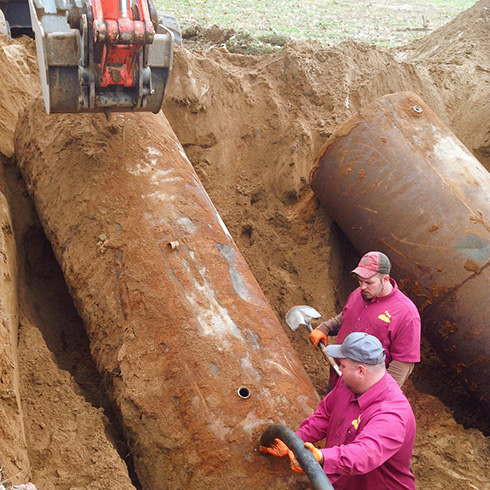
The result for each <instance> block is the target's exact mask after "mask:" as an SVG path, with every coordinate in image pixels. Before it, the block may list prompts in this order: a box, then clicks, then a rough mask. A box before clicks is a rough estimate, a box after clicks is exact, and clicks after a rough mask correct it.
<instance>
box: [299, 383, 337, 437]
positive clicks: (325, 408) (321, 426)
mask: <svg viewBox="0 0 490 490" xmlns="http://www.w3.org/2000/svg"><path fill="white" fill-rule="evenodd" d="M330 398H331V396H330V393H329V394H328V395H327V396H326V397H325V398H324V399H323V400H322V401H321V402H320V404H319V405H318V408H317V410H316V412H315V413H314V414H313V415H311V416H310V417H308V418H307V419H305V420H303V422H301V425H300V428H299V429H298V430H297V431H296V434H297V435H298V436H299V437H300V439H301V440H302V441H303V442H318V441H321V440H322V439H323V438H324V437H325V435H326V433H327V426H328V423H329V421H330V404H331V402H330Z"/></svg>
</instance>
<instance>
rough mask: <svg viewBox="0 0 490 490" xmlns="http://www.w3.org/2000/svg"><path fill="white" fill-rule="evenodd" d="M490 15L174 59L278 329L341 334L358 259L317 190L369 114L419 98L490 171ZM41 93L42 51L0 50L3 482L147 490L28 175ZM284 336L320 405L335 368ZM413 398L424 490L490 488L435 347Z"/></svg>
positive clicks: (183, 126) (467, 406)
mask: <svg viewBox="0 0 490 490" xmlns="http://www.w3.org/2000/svg"><path fill="white" fill-rule="evenodd" d="M489 12H490V2H489V1H481V2H479V3H478V4H477V5H475V6H474V7H473V8H472V9H470V10H469V11H467V12H464V13H463V14H461V15H460V16H459V17H458V18H457V19H456V20H454V21H453V22H452V23H450V24H449V25H447V26H445V27H443V28H442V29H439V30H438V31H435V32H434V33H432V34H431V35H430V36H428V37H426V38H424V39H423V40H420V41H417V42H415V43H413V44H411V45H409V46H407V47H405V48H401V49H397V50H392V51H382V50H379V49H376V48H374V47H372V46H368V45H365V44H358V43H354V42H347V43H344V44H342V45H340V46H338V47H332V48H329V49H324V48H322V47H320V46H318V45H316V44H315V43H290V44H288V45H287V46H286V47H285V48H284V49H283V50H282V51H281V52H279V53H276V54H273V55H267V56H262V57H250V56H243V55H235V54H230V53H227V52H226V50H223V49H222V48H218V47H213V46H207V47H202V49H201V50H200V51H196V52H191V51H188V50H187V49H177V52H176V56H175V60H174V72H173V77H172V80H171V83H170V86H169V88H168V90H167V97H166V102H165V105H164V113H165V115H166V116H167V118H168V120H169V122H170V124H171V125H172V128H173V130H174V131H175V133H176V134H177V136H178V138H179V140H180V142H181V143H182V145H183V146H184V148H185V150H186V153H187V155H188V157H189V159H190V161H191V162H192V164H193V166H194V168H195V170H196V172H197V173H198V175H199V177H200V179H201V181H202V183H203V185H204V187H205V188H206V190H207V192H208V194H209V195H210V197H211V200H212V201H213V203H214V204H215V206H216V208H217V210H218V212H219V213H220V215H221V217H222V218H223V220H224V222H225V223H226V225H227V227H228V229H229V230H230V232H231V234H232V236H233V238H234V239H235V241H236V243H237V244H238V247H239V249H240V251H241V252H242V254H243V255H244V256H245V258H246V260H247V262H248V263H249V266H250V267H251V269H252V271H253V273H254V275H255V277H256V279H257V281H258V282H259V284H260V286H261V288H262V290H263V291H264V294H265V296H266V297H267V299H268V301H269V303H270V304H271V305H272V307H273V308H274V310H275V311H276V313H277V316H278V317H279V319H281V320H282V319H283V318H284V314H285V312H286V311H287V310H288V309H289V308H290V307H291V306H293V305H295V304H311V305H313V306H314V307H315V308H317V309H318V310H319V311H320V312H322V314H323V315H324V318H328V317H329V316H330V315H333V314H334V313H336V312H338V311H339V310H340V308H341V305H342V304H343V302H344V300H345V297H346V295H347V293H348V292H349V291H350V290H351V289H352V288H353V287H354V284H353V283H352V282H351V280H350V278H349V275H348V274H347V271H348V270H350V269H351V268H352V265H353V264H355V262H356V260H357V253H356V251H354V250H353V249H352V247H351V246H350V244H349V243H348V242H347V241H346V239H345V237H344V236H343V235H342V233H341V232H340V231H339V230H338V228H337V227H336V225H335V223H334V222H333V221H332V219H331V218H330V217H329V216H328V214H327V212H326V211H325V210H324V209H323V208H322V207H320V206H319V205H318V203H317V201H316V199H315V198H314V197H313V196H312V194H311V191H310V190H309V187H308V182H309V172H310V169H311V165H312V163H313V159H314V157H315V155H316V153H317V151H318V149H319V148H320V146H321V145H322V144H323V142H324V141H325V139H326V138H327V137H328V136H329V135H330V134H331V133H332V132H333V131H334V130H335V128H336V127H337V126H338V125H339V124H340V123H341V122H342V121H344V120H345V119H347V118H348V117H349V116H350V115H351V114H352V113H353V112H355V111H356V110H357V109H359V108H360V107H362V106H363V105H365V104H367V103H369V102H370V101H372V100H374V99H375V98H377V97H379V96H382V95H384V94H386V93H390V92H395V91H399V90H411V91H414V92H416V93H418V94H419V95H420V96H421V97H422V98H423V99H424V101H425V102H426V103H427V104H428V105H429V106H430V107H431V108H432V109H433V110H434V111H435V112H436V113H437V115H438V116H439V117H440V118H441V119H442V120H443V121H444V122H446V123H447V124H449V126H450V127H451V128H452V129H453V131H454V132H455V134H456V135H457V136H458V137H459V139H460V140H461V141H462V142H463V143H464V144H465V145H466V146H467V147H468V148H469V149H470V150H471V151H472V152H473V153H474V154H475V155H476V156H477V157H478V158H479V159H480V161H482V163H484V164H486V161H487V160H486V159H487V157H488V155H489V154H490V153H489V134H490V131H489V129H490V128H489V125H490V123H489V121H488V117H487V115H488V100H489V97H488V91H489V81H490V75H489V73H490V62H489V59H488V54H487V53H488V50H487V46H488V40H489V37H490V36H489V32H490V30H489V24H490V13H489ZM38 90H39V87H38V82H37V73H36V63H35V60H34V46H33V43H32V42H31V41H29V40H27V39H23V40H20V41H12V42H10V43H8V44H5V43H3V44H0V94H1V96H2V105H1V107H0V130H1V135H2V137H1V139H0V151H1V154H2V162H3V164H4V165H3V175H4V178H3V179H2V186H1V190H2V192H3V193H4V195H5V196H6V197H7V201H8V203H9V210H10V213H11V215H12V223H13V231H14V236H15V242H16V245H17V263H18V268H17V277H16V280H17V281H18V289H19V305H18V366H19V368H18V371H16V372H17V373H18V374H17V377H18V386H19V388H18V396H17V398H18V400H19V401H20V404H19V408H15V406H14V408H12V407H13V403H12V399H13V398H12V390H10V389H9V391H8V393H9V394H10V398H8V397H7V396H6V395H3V396H2V402H1V403H0V414H2V420H4V426H5V427H6V428H8V429H9V430H8V431H5V432H9V431H10V433H17V434H18V429H16V426H15V425H13V424H19V418H18V417H20V420H21V421H22V423H23V431H24V438H20V440H15V439H13V438H12V437H8V436H2V435H1V434H3V432H2V433H0V436H2V437H3V438H4V439H3V440H2V443H1V447H3V448H8V449H9V451H7V450H6V449H3V450H2V451H1V456H2V461H1V466H2V467H3V470H2V471H3V474H2V479H3V481H5V480H7V479H8V482H7V484H20V483H25V482H26V481H28V480H30V481H32V482H33V483H34V484H36V485H37V487H38V488H39V489H55V488H56V489H59V488H67V489H68V488H74V489H75V488H80V489H81V488H87V489H103V488H104V489H107V488H114V489H115V488H117V489H120V488H121V489H123V488H134V487H136V488H138V487H140V483H139V482H138V478H137V475H135V473H134V472H133V469H132V450H131V448H130V447H127V444H126V443H125V440H124V438H123V436H122V431H121V427H120V424H119V421H118V416H117V414H116V413H115V412H114V411H113V408H112V406H111V404H110V402H109V401H108V400H107V397H106V395H105V393H104V390H103V389H102V387H103V384H104V380H103V379H101V377H100V375H99V374H98V373H97V370H96V368H95V364H94V362H93V360H92V359H91V355H90V348H89V343H88V340H87V337H86V334H85V331H84V329H83V322H82V321H81V319H80V317H79V316H78V314H77V312H76V309H75V307H74V305H73V302H72V300H71V298H70V296H69V294H68V290H67V287H66V285H65V283H64V279H63V276H62V274H61V272H60V269H59V266H58V265H57V263H56V261H55V259H54V256H53V255H52V252H51V249H50V245H49V243H48V242H47V240H46V238H45V236H44V233H43V230H42V228H41V226H40V224H39V221H38V218H37V214H36V211H35V210H34V208H33V204H32V201H31V199H30V197H29V196H28V195H27V192H26V190H25V186H24V183H23V181H22V179H21V177H20V174H19V171H18V169H17V168H16V166H15V155H14V149H13V148H14V146H13V139H14V132H15V122H16V120H17V118H18V117H19V114H21V112H22V109H23V108H24V106H25V105H26V104H31V101H32V99H33V97H35V96H37V93H38ZM77 117H78V116H70V118H75V119H76V118H77ZM90 117H91V116H90ZM54 144H56V143H54ZM82 144H83V141H82ZM101 144H102V143H101ZM92 146H93V147H94V148H96V144H95V145H94V144H93V142H92ZM57 150H59V152H62V151H63V148H54V152H55V153H56V151H57ZM94 151H96V150H94ZM94 158H95V156H94ZM487 168H488V166H487ZM393 275H394V277H395V278H396V271H394V272H393ZM283 326H284V329H285V331H286V333H287V334H288V336H289V338H290V340H291V343H292V348H294V350H295V351H296V353H297V354H298V356H299V357H300V359H301V361H302V363H303V365H304V366H305V369H306V371H307V372H308V374H309V375H310V378H311V379H312V381H313V383H314V385H315V387H316V388H317V390H318V391H319V392H320V393H322V391H323V389H324V386H325V384H326V379H327V376H328V375H327V369H326V366H325V365H324V362H323V360H322V358H321V357H320V356H319V355H317V353H316V352H314V351H313V350H312V349H311V347H310V346H309V344H308V341H307V335H306V333H305V332H302V331H300V330H298V331H296V332H294V333H292V332H290V331H288V329H287V327H286V325H285V324H284V322H283ZM14 361H15V357H14ZM14 361H12V363H14ZM3 369H4V370H5V372H8V368H7V367H4V368H3ZM2 376H3V375H2ZM4 379H5V378H4V377H2V382H5V383H7V382H8V383H12V384H13V385H15V382H14V381H8V380H5V381H4ZM406 392H407V396H408V397H409V399H410V401H411V403H412V405H413V407H414V411H415V415H416V418H417V423H418V432H417V440H416V445H415V449H414V457H413V464H412V471H413V472H414V474H415V476H416V483H417V488H419V489H434V490H435V489H443V488H445V487H448V486H450V487H451V488H456V489H465V490H466V489H475V488H477V489H479V490H485V489H488V488H490V476H489V475H490V439H489V437H490V425H489V423H488V418H487V414H484V413H482V412H481V411H480V410H479V409H478V407H477V406H476V405H475V404H474V403H473V402H472V400H471V399H470V398H469V397H468V396H467V395H466V394H465V392H464V391H462V389H461V387H460V386H459V384H458V380H457V377H456V376H454V375H452V374H451V373H448V372H447V370H446V368H445V366H444V364H443V363H442V362H441V361H440V360H439V359H438V357H437V356H436V355H435V353H434V352H433V350H432V349H431V348H430V346H428V345H427V343H426V342H423V360H422V362H421V363H420V365H418V366H417V368H416V371H415V373H414V374H413V375H412V377H411V380H410V382H409V383H408V386H407V388H406ZM4 393H5V392H4ZM14 399H15V397H14ZM12 410H14V413H16V414H18V417H17V418H15V417H14V418H13V417H12ZM14 420H16V421H15V422H14ZM24 441H25V442H24ZM285 470H286V469H285ZM131 478H132V480H131Z"/></svg>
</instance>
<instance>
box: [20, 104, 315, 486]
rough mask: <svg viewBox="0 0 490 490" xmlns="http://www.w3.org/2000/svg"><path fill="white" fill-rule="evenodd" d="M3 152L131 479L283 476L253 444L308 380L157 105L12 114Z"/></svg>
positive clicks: (310, 393)
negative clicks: (129, 457)
mask: <svg viewBox="0 0 490 490" xmlns="http://www.w3.org/2000/svg"><path fill="white" fill-rule="evenodd" d="M18 129H19V131H18V132H17V141H16V156H17V159H18V162H19V166H20V167H21V169H22V173H23V175H24V178H25V180H26V183H27V186H28V189H29V191H30V193H31V194H32V195H33V196H34V201H35V204H36V208H37V210H38V214H39V216H40V219H41V222H42V224H43V226H44V229H45V231H46V234H47V236H48V238H49V240H50V241H51V244H52V247H53V250H54V252H55V254H56V257H57V259H58V261H59V263H60V264H61V267H62V269H63V273H64V276H65V279H66V282H67V285H68V287H69V290H70V292H71V294H72V296H73V298H74V301H75V303H76V305H77V308H78V310H79V312H80V314H81V316H82V318H83V320H84V323H85V326H86V329H87V332H88V335H89V338H90V343H91V350H92V354H93V356H94V358H95V359H96V362H97V365H98V368H99V370H100V371H101V372H102V374H103V376H104V377H105V379H106V380H107V381H108V383H109V386H110V388H111V394H112V396H113V399H114V402H115V405H116V406H117V408H118V410H119V412H120V415H121V420H122V424H123V427H124V432H125V435H126V438H127V442H128V446H129V447H130V448H131V452H132V454H133V456H134V465H135V469H136V473H137V475H138V478H139V481H140V483H141V486H142V488H145V489H152V490H162V489H175V490H180V489H184V488H192V489H194V490H200V489H206V490H208V489H229V488H235V487H236V486H237V485H239V486H240V487H241V488H245V489H247V488H248V489H256V488H264V485H266V486H267V488H270V489H286V488H293V487H294V486H295V485H298V484H299V482H301V481H303V483H304V481H307V478H306V477H305V476H302V477H299V480H298V477H297V475H296V474H291V472H289V471H285V468H284V466H283V465H280V464H277V461H275V458H269V457H266V456H264V455H263V454H260V453H259V451H258V441H259V438H260V436H261V434H262V432H263V430H264V429H265V428H266V427H267V426H268V425H269V424H271V423H272V422H277V421H280V423H284V424H285V425H290V426H292V427H297V426H298V425H299V423H300V422H301V420H302V419H303V418H304V417H306V416H308V415H310V414H311V412H312V411H313V410H314V409H315V408H316V406H317V403H318V399H317V395H316V393H315V390H314V388H313V386H312V384H311V381H310V380H309V378H308V376H307V374H306V372H305V371H304V369H303V367H302V365H301V362H300V361H299V359H298V358H297V356H296V354H295V353H294V351H293V349H292V347H291V345H290V343H289V340H288V338H287V336H286V333H285V332H284V330H283V328H282V327H281V325H280V323H279V322H278V320H277V318H276V316H275V314H274V312H273V311H272V309H271V308H270V306H269V304H268V302H267V301H266V299H265V297H264V295H263V293H262V291H261V290H260V288H259V286H258V284H257V282H256V280H255V278H254V277H253V275H252V273H251V271H250V269H249V268H248V266H247V264H246V263H245V260H244V258H243V256H242V255H241V253H240V252H239V250H238V249H237V247H236V244H235V243H234V241H233V239H232V237H231V236H230V234H229V233H228V231H227V229H226V227H225V225H224V224H223V222H222V220H221V219H220V217H219V215H218V213H217V212H216V210H215V208H214V206H213V204H212V203H211V201H210V199H209V197H208V195H207V194H206V192H205V190H204V188H203V187H202V185H201V183H200V181H199V179H198V177H197V175H196V173H195V172H194V170H193V168H192V166H191V164H190V163H189V161H188V160H187V158H186V156H185V154H184V152H183V150H182V147H181V146H180V144H179V143H178V141H177V138H176V136H175V134H174V133H173V132H172V130H171V128H170V126H169V124H168V122H167V120H166V119H165V117H164V116H163V114H162V113H160V114H158V115H152V114H147V115H144V116H141V115H139V114H134V115H127V116H117V117H114V121H113V122H111V123H108V122H107V121H105V119H104V118H103V117H102V116H86V117H85V116H84V117H80V116H49V117H48V116H46V115H45V114H44V113H43V109H42V106H41V105H40V103H39V102H38V103H37V104H36V105H35V106H34V107H30V108H29V112H28V113H27V114H25V115H24V117H23V120H22V123H21V124H20V126H19V128H18Z"/></svg>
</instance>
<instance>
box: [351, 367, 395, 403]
mask: <svg viewBox="0 0 490 490" xmlns="http://www.w3.org/2000/svg"><path fill="white" fill-rule="evenodd" d="M387 376H388V372H386V373H385V375H384V376H383V377H382V378H381V379H380V380H379V381H378V382H377V383H375V384H374V385H373V386H371V388H369V390H367V391H366V392H364V393H363V394H362V395H361V396H360V397H359V398H357V403H359V407H360V408H361V410H364V409H365V408H366V407H369V405H371V403H373V401H374V400H376V399H377V398H378V397H379V395H380V394H381V393H382V392H383V391H385V389H386V387H387V384H388V378H387Z"/></svg>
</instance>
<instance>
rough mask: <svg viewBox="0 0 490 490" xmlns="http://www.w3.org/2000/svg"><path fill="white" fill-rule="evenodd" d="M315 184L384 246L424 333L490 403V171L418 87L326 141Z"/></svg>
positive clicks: (347, 219) (349, 229)
mask: <svg viewBox="0 0 490 490" xmlns="http://www.w3.org/2000/svg"><path fill="white" fill-rule="evenodd" d="M312 188H313V190H314V192H315V194H316V196H317V197H318V198H319V200H320V201H321V202H322V203H323V204H324V205H325V207H326V209H327V210H328V212H329V213H330V214H331V216H332V217H333V218H334V219H335V220H336V221H337V223H338V224H339V226H340V227H341V228H342V230H343V231H344V233H345V234H346V235H347V237H348V238H349V239H350V240H351V241H352V243H353V245H354V246H355V247H356V249H357V250H358V251H359V253H360V254H362V253H365V252H366V251H368V250H375V249H378V250H381V251H384V252H385V253H386V254H387V255H388V256H389V257H390V258H391V260H392V262H393V266H394V267H393V272H392V274H393V277H394V278H395V279H397V280H398V282H399V285H400V287H401V289H402V290H403V291H404V292H406V293H407V294H408V295H409V296H410V297H411V298H412V299H413V300H414V301H415V303H416V304H417V306H418V307H419V309H420V310H421V316H422V326H423V333H424V335H425V336H426V337H427V338H428V339H429V341H430V342H431V344H432V345H433V346H434V348H435V349H436V350H437V351H438V352H439V353H440V354H441V355H442V357H443V358H444V359H445V360H446V361H447V363H448V364H449V365H450V366H452V368H454V369H456V370H457V372H458V373H460V375H461V379H462V380H463V382H464V384H465V385H466V386H467V388H468V389H469V391H470V392H471V393H472V394H473V395H474V397H475V398H476V399H477V400H479V401H480V402H482V403H483V404H484V406H486V407H487V408H488V409H489V410H490V383H489V382H488V376H489V373H490V320H489V319H490V302H489V301H488V295H489V291H490V269H489V267H488V265H489V257H490V223H489V221H488V220H489V219H490V174H489V173H488V172H487V171H486V169H485V168H484V167H483V166H482V165H481V164H480V163H479V162H478V161H477V160H476V159H475V158H474V157H473V155H472V154H471V153H470V152H469V151H468V150H467V149H466V148H465V147H464V146H463V144H462V143H461V142H459V141H458V139H457V138H456V137H455V135H454V134H453V133H452V132H451V131H450V130H449V128H447V127H446V126H445V125H444V124H443V123H442V122H441V121H440V120H439V119H438V117H437V116H436V115H435V114H434V113H433V112H432V111H431V110H430V108H429V107H427V105H426V104H425V103H424V102H423V101H422V100H421V99H420V97H418V96H417V95H415V94H413V93H410V92H403V93H397V94H391V95H387V96H385V97H383V98H381V99H379V100H377V101H376V102H374V103H372V104H370V105H369V106H367V107H365V108H364V109H362V110H361V111H360V112H359V113H358V114H356V115H354V116H353V117H352V118H350V119H349V120H348V121H346V122H345V123H344V124H343V125H342V126H340V127H339V128H338V130H337V131H336V132H335V133H334V134H332V136H331V137H330V138H329V139H328V140H327V142H326V143H325V145H324V147H323V148H322V150H321V152H320V154H319V156H318V159H317V162H316V165H315V170H314V174H313V179H312Z"/></svg>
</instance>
